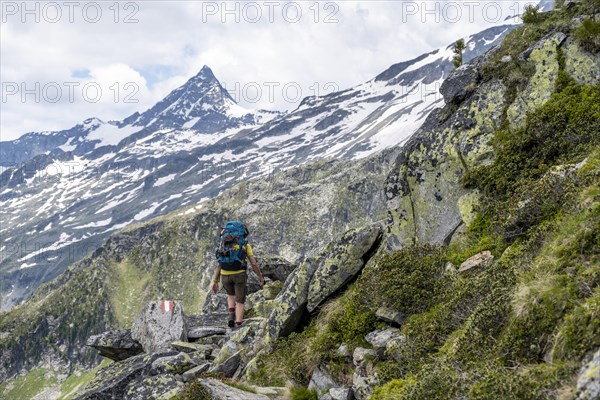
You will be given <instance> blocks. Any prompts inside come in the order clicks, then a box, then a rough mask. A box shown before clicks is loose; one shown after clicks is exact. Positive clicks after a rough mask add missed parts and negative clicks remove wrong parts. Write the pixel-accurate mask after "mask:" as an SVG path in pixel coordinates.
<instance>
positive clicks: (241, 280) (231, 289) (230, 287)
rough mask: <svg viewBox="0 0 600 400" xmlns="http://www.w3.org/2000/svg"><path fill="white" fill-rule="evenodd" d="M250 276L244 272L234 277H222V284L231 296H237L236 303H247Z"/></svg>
mask: <svg viewBox="0 0 600 400" xmlns="http://www.w3.org/2000/svg"><path fill="white" fill-rule="evenodd" d="M247 280H248V275H247V274H246V273H245V272H244V273H241V274H234V275H221V283H222V284H223V287H224V288H225V291H226V292H227V294H228V295H229V296H235V302H236V303H240V304H244V303H245V302H246V282H247Z"/></svg>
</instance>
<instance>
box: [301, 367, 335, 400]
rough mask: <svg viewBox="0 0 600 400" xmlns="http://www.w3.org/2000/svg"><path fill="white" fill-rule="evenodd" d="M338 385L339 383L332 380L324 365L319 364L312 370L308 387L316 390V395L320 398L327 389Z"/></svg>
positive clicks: (326, 392) (327, 391)
mask: <svg viewBox="0 0 600 400" xmlns="http://www.w3.org/2000/svg"><path fill="white" fill-rule="evenodd" d="M338 386H340V385H339V384H338V383H336V382H335V381H334V380H333V378H332V377H331V374H330V373H329V371H327V369H326V368H325V367H324V366H319V367H318V368H317V369H315V370H314V372H313V374H312V376H311V378H310V382H309V384H308V389H309V390H314V391H315V392H317V395H318V396H319V398H321V397H322V396H323V395H325V394H328V393H329V389H331V388H336V387H338Z"/></svg>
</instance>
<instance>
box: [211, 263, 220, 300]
mask: <svg viewBox="0 0 600 400" xmlns="http://www.w3.org/2000/svg"><path fill="white" fill-rule="evenodd" d="M220 275H221V266H220V265H217V267H216V268H215V274H214V275H213V280H212V290H213V293H215V294H217V292H218V291H219V276H220Z"/></svg>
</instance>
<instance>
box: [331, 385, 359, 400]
mask: <svg viewBox="0 0 600 400" xmlns="http://www.w3.org/2000/svg"><path fill="white" fill-rule="evenodd" d="M329 397H330V398H331V400H353V399H354V393H353V392H352V389H351V388H347V387H343V388H331V389H329Z"/></svg>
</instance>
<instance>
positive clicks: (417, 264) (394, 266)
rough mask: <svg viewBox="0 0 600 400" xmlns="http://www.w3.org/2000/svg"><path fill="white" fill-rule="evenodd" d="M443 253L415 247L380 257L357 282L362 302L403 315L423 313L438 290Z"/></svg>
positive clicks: (427, 246)
mask: <svg viewBox="0 0 600 400" xmlns="http://www.w3.org/2000/svg"><path fill="white" fill-rule="evenodd" d="M443 268H444V254H443V251H441V250H440V249H439V248H436V247H434V246H431V245H417V246H413V247H409V248H406V249H402V250H400V251H397V252H395V253H393V254H390V255H386V256H384V257H382V258H381V259H380V260H379V261H378V262H377V263H376V264H374V265H373V266H371V267H370V268H367V269H365V271H364V272H363V274H362V275H361V276H360V278H359V279H358V281H357V288H358V292H359V293H360V296H361V298H362V300H363V301H364V302H365V303H369V304H371V305H372V306H374V307H378V306H381V305H385V306H387V307H390V308H394V309H396V310H399V311H401V312H403V313H405V314H407V315H409V314H415V313H418V312H421V311H424V310H426V309H427V308H429V307H430V306H432V305H433V304H434V303H435V301H436V293H437V292H439V290H440V289H441V284H440V277H441V274H442V272H443Z"/></svg>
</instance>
